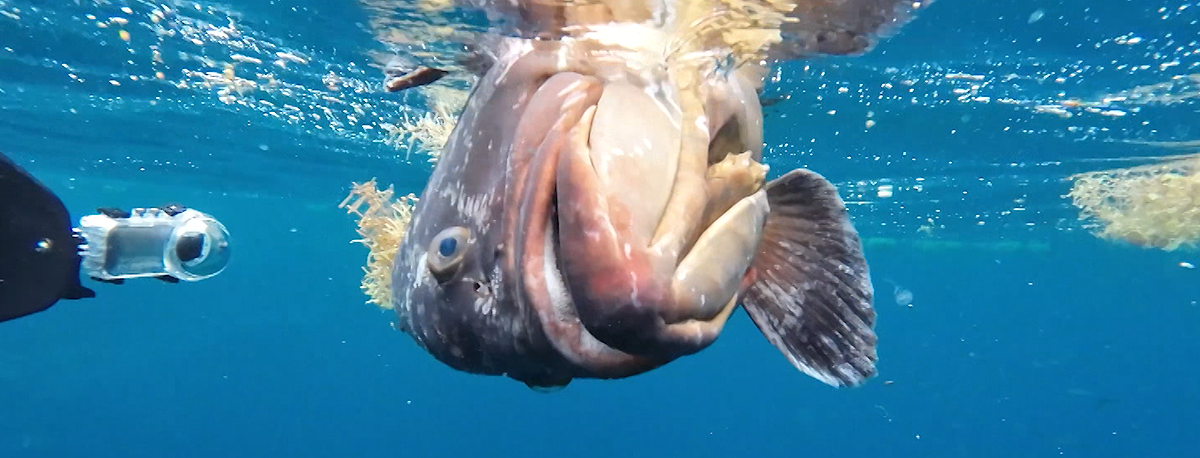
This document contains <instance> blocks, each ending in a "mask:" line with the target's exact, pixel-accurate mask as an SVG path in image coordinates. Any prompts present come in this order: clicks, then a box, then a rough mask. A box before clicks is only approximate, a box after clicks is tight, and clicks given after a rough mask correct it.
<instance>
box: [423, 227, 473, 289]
mask: <svg viewBox="0 0 1200 458" xmlns="http://www.w3.org/2000/svg"><path fill="white" fill-rule="evenodd" d="M470 235H471V233H470V231H468V230H467V228H465V227H462V226H455V227H450V228H446V229H444V230H442V232H439V233H438V234H437V235H436V236H434V237H433V240H432V241H430V243H429V256H428V257H427V260H426V264H428V265H429V271H430V272H431V273H433V276H434V277H437V279H438V282H439V283H445V282H446V281H448V280H449V279H450V278H451V277H453V276H454V274H456V273H458V268H459V266H460V265H461V264H462V261H463V259H464V257H465V253H466V251H467V243H468V242H469V241H470Z"/></svg>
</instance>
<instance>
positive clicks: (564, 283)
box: [505, 72, 761, 378]
mask: <svg viewBox="0 0 1200 458" xmlns="http://www.w3.org/2000/svg"><path fill="white" fill-rule="evenodd" d="M737 83H744V81H740V82H737ZM747 88H750V85H749V84H728V85H724V86H718V89H717V90H715V91H713V98H712V99H710V100H709V102H711V103H709V104H708V105H707V106H706V111H707V113H706V115H707V116H708V117H709V119H711V120H713V121H715V122H716V126H715V127H716V128H714V129H712V136H713V137H714V138H713V140H714V142H715V141H716V137H717V136H718V135H719V133H728V132H730V129H726V127H729V126H732V127H738V129H735V131H739V132H737V133H736V135H737V136H739V137H744V136H746V135H749V136H750V139H749V141H746V140H747V139H745V138H738V139H737V140H736V141H735V143H738V144H739V145H745V144H750V145H759V146H760V145H761V134H758V136H755V132H760V131H761V112H760V111H757V110H759V108H758V104H757V99H754V100H753V103H751V104H750V106H751V107H752V108H751V109H748V108H746V103H745V102H746V100H745V99H744V97H746V96H749V97H756V93H755V92H754V91H753V89H749V92H747V91H746V89H747ZM611 90H612V86H610V83H607V82H605V81H603V80H601V79H599V78H596V77H593V76H590V75H586V74H581V73H575V72H560V73H556V74H554V75H553V76H551V77H550V78H549V79H547V80H546V81H545V82H544V83H543V84H542V85H541V86H540V87H539V89H538V91H537V92H536V93H535V94H534V95H533V96H532V97H531V99H530V100H529V103H528V105H527V108H526V109H525V110H524V111H523V112H522V114H521V120H520V121H519V123H518V127H517V132H516V134H515V136H514V144H513V148H512V158H511V159H510V160H511V164H512V165H511V167H510V175H509V180H510V183H509V192H508V194H507V197H506V200H507V205H506V211H507V215H506V218H507V224H506V227H508V228H510V231H509V233H508V237H506V241H505V243H506V244H507V245H508V246H509V247H511V250H512V251H511V256H510V257H509V262H508V264H507V265H506V268H507V269H508V273H509V274H508V275H507V276H508V277H509V278H510V279H511V280H512V283H513V285H511V286H512V289H513V294H512V297H514V298H515V299H516V300H518V301H520V302H521V303H522V305H523V307H521V309H522V310H525V311H526V312H527V314H528V316H529V319H530V321H531V322H530V323H529V324H530V325H531V326H540V328H541V329H542V331H543V333H544V335H545V337H546V339H547V341H548V343H549V344H550V345H551V346H552V347H553V348H554V350H555V351H556V352H557V353H559V354H560V355H562V356H563V357H564V358H565V359H566V360H567V361H569V362H570V363H571V364H573V365H574V366H577V367H578V368H579V369H580V370H581V374H580V375H584V376H587V377H594V378H620V377H627V376H631V375H636V374H638V373H642V372H645V371H648V370H651V369H654V368H656V367H659V366H661V365H663V364H666V363H667V362H669V361H671V360H673V359H676V358H678V357H680V356H683V355H686V354H690V353H694V352H695V351H698V350H700V349H702V348H703V347H705V346H707V345H708V344H709V343H711V341H705V342H697V343H694V344H688V345H683V346H666V347H663V346H662V344H661V343H657V344H656V343H654V342H642V343H637V342H611V341H610V339H609V337H610V336H613V335H616V334H614V332H615V333H617V334H620V333H622V332H627V331H628V330H630V329H641V330H642V331H640V332H646V333H649V332H651V331H650V330H651V329H653V328H654V327H656V326H662V325H663V323H661V321H662V319H661V317H658V316H655V315H654V314H653V313H650V314H634V315H630V314H625V313H624V312H617V315H614V316H615V317H618V319H617V320H616V321H613V320H608V319H600V320H593V321H592V322H587V320H583V321H581V319H580V316H579V310H578V309H577V308H576V301H586V300H589V299H588V296H587V294H583V293H582V292H581V291H577V290H573V288H572V284H576V285H579V284H580V283H579V282H589V283H592V286H594V285H599V284H603V283H604V282H606V281H612V282H616V283H622V282H625V281H628V279H625V278H599V277H596V278H591V277H588V278H580V277H578V276H575V277H571V278H567V276H566V272H570V271H571V269H567V268H566V267H568V266H569V265H570V263H588V262H598V261H601V260H597V259H583V258H582V257H580V256H572V257H571V258H570V259H564V258H563V254H564V253H572V252H576V253H577V252H578V251H579V250H577V249H576V250H572V249H566V248H569V247H564V246H562V245H561V244H563V243H570V242H569V241H570V240H572V239H577V238H579V237H589V234H587V233H582V234H580V233H572V234H561V233H560V232H559V211H558V210H559V209H560V208H570V209H571V210H572V212H575V213H578V212H592V213H595V214H607V213H609V212H610V211H611V210H613V209H612V208H607V205H608V204H607V203H606V202H605V201H604V199H603V198H601V196H598V195H594V194H591V193H587V192H584V193H582V194H579V193H577V194H575V198H573V199H572V200H571V201H564V200H563V198H564V196H563V195H562V194H561V193H559V192H558V185H559V184H561V183H563V181H562V180H571V177H569V176H566V175H560V174H563V173H564V172H563V170H562V168H561V167H560V162H562V161H564V160H566V159H563V158H564V156H565V155H567V154H571V151H570V149H571V148H579V147H580V146H581V145H583V146H585V147H586V146H587V145H588V141H589V138H594V137H591V134H592V132H591V129H592V127H600V126H593V125H592V124H591V123H592V121H593V120H594V119H596V118H598V116H596V112H597V108H598V106H599V104H600V100H601V98H602V96H604V94H605V93H606V92H605V91H611ZM628 115H629V116H631V117H633V118H640V117H642V116H644V114H643V113H641V112H637V111H636V110H632V111H631V112H630V113H628ZM663 126H665V124H653V125H652V127H653V128H659V129H661V128H664V127H663ZM672 127H673V128H675V129H678V126H677V125H675V126H672ZM600 134H601V135H630V134H629V133H627V132H624V131H622V132H617V133H610V132H600ZM634 135H636V134H634ZM754 140H757V142H755V141H754ZM661 145H662V144H661V143H655V146H656V147H657V146H661ZM676 146H677V144H676ZM750 149H751V150H752V152H753V153H754V154H753V155H754V156H755V157H756V158H757V157H758V156H759V155H761V147H760V148H759V149H755V148H753V147H751V148H750ZM599 154H605V153H604V152H600V153H599ZM666 154H670V153H667V152H663V151H654V152H652V153H651V154H648V155H647V156H646V157H648V158H649V157H651V156H658V157H662V156H664V155H666ZM592 157H593V160H603V159H595V157H596V156H595V155H593V156H592ZM722 157H723V156H722ZM648 160H653V161H657V160H660V159H648ZM626 164H629V163H626ZM635 167H639V168H641V167H640V165H635ZM664 168H670V167H664ZM625 172H629V173H632V174H640V175H642V176H646V177H651V176H652V175H653V172H651V173H647V172H646V170H645V169H644V168H642V169H641V170H637V171H634V170H618V174H619V173H625ZM666 173H668V174H670V173H673V170H672V171H666ZM649 179H655V178H649ZM661 179H667V178H666V177H662V178H661ZM623 181H624V182H625V183H626V185H627V186H629V189H628V190H624V191H622V192H624V193H628V194H627V195H629V196H634V197H633V198H634V199H642V198H644V199H647V200H650V199H655V198H661V199H659V200H661V202H662V204H661V205H665V201H666V200H667V198H668V197H669V193H670V192H671V191H670V189H671V187H670V186H669V185H668V186H666V187H665V188H663V187H662V186H653V185H661V183H651V186H649V187H650V188H654V190H658V192H665V193H668V195H667V196H659V195H657V194H656V192H655V191H654V190H650V189H643V188H644V187H645V186H646V185H642V184H640V183H639V182H638V180H628V179H626V180H623ZM647 193H649V195H647ZM635 205H636V204H635ZM650 213H651V214H652V215H653V214H655V213H653V210H651V211H650ZM657 215H659V216H661V215H662V211H661V209H659V210H658V212H657ZM697 217H699V216H697ZM655 218H657V217H655ZM652 223H653V224H657V219H655V220H653V221H652ZM652 230H653V229H651V231H652ZM585 231H586V230H585ZM616 242H617V243H618V244H619V243H622V242H624V243H644V242H645V241H641V240H622V239H621V237H619V236H618V237H617V239H616ZM609 254H611V253H601V254H598V255H597V256H607V255H609ZM602 261H604V262H610V263H617V264H619V263H621V262H625V263H626V266H625V267H619V266H618V268H617V269H616V270H619V271H620V270H623V269H626V268H627V269H628V272H631V274H630V275H632V276H634V277H638V278H642V279H651V281H653V279H655V278H657V279H659V280H663V279H666V278H669V275H668V276H666V277H662V276H656V275H655V273H656V272H652V271H648V270H646V269H648V268H651V267H650V264H646V263H638V262H633V261H629V260H625V261H622V260H621V259H618V258H612V259H603V260H602ZM643 261H645V260H643ZM659 267H661V266H659ZM575 271H576V272H578V271H579V270H578V269H575ZM658 277H662V278H658ZM621 286H622V287H624V286H626V285H624V284H622V285H621ZM642 286H645V287H648V288H655V287H656V286H655V285H654V284H649V283H647V284H645V285H642ZM657 286H658V287H662V286H663V285H657ZM636 287H637V286H635V288H636ZM593 289H594V288H593ZM663 300H666V299H665V297H664V298H663ZM585 322H586V323H587V324H585ZM597 323H600V324H597ZM597 325H600V326H604V327H607V328H613V327H616V328H623V329H625V330H615V329H616V328H613V329H600V328H595V326H597ZM589 326H592V328H590V329H589ZM633 332H634V333H637V332H639V331H633Z"/></svg>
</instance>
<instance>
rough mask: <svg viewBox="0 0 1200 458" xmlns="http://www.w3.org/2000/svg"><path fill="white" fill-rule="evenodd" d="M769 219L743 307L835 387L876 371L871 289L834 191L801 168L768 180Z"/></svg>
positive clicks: (795, 358) (801, 365)
mask: <svg viewBox="0 0 1200 458" xmlns="http://www.w3.org/2000/svg"><path fill="white" fill-rule="evenodd" d="M766 191H767V201H768V203H769V205H770V214H769V215H768V216H767V222H766V227H764V229H763V238H762V241H761V242H760V244H759V249H758V254H757V256H756V257H755V259H754V262H753V264H752V269H753V270H754V272H755V275H756V281H755V282H754V283H753V284H752V285H751V286H750V287H749V289H748V290H747V291H746V295H745V298H744V299H743V301H742V305H743V306H744V307H745V309H746V312H747V313H748V314H749V315H750V318H751V320H752V321H754V324H755V325H756V326H758V329H759V330H760V331H762V333H763V335H764V336H766V338H767V340H768V341H770V342H771V344H772V345H774V346H775V347H776V348H778V349H779V350H780V351H781V352H783V354H784V356H787V358H788V360H789V361H791V362H792V364H793V365H794V366H796V368H797V369H800V370H801V371H803V372H804V373H806V374H808V375H810V376H812V377H813V378H816V379H818V380H820V381H822V382H824V383H826V384H829V385H832V386H839V387H840V386H857V385H860V384H862V383H863V382H864V381H866V379H868V378H870V377H872V376H874V375H875V374H876V368H875V363H876V360H877V357H876V353H875V345H876V343H877V341H878V338H877V337H876V335H875V330H874V327H875V310H874V308H873V307H872V300H873V295H874V292H873V288H872V286H871V279H870V276H869V272H868V269H867V262H866V259H865V258H864V257H863V254H862V242H861V240H860V239H859V237H858V233H857V232H856V231H855V229H854V226H853V225H852V224H851V222H850V217H849V214H848V213H847V211H846V208H845V204H844V203H843V202H842V199H841V198H840V197H839V196H838V192H837V188H836V187H834V186H833V184H832V183H830V182H829V181H827V180H826V179H825V178H824V177H822V176H820V175H818V174H817V173H815V172H811V171H808V170H804V169H797V170H793V171H791V172H788V173H787V174H785V175H784V176H782V177H780V178H778V179H776V180H773V181H771V182H769V183H767V186H766Z"/></svg>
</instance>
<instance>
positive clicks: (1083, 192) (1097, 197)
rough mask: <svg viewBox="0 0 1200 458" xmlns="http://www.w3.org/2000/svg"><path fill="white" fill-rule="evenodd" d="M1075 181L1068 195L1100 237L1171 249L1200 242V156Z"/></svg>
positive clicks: (1099, 173) (1078, 176)
mask: <svg viewBox="0 0 1200 458" xmlns="http://www.w3.org/2000/svg"><path fill="white" fill-rule="evenodd" d="M1070 179H1071V180H1072V181H1074V185H1073V186H1072V188H1071V192H1070V193H1069V194H1068V195H1067V196H1068V197H1070V198H1071V200H1072V203H1073V204H1075V206H1076V207H1079V208H1080V210H1081V214H1080V219H1081V220H1086V221H1090V222H1091V223H1090V224H1089V226H1090V227H1091V228H1092V229H1095V230H1096V234H1097V236H1099V237H1100V238H1103V239H1108V240H1124V241H1126V242H1129V243H1131V244H1133V245H1137V246H1140V247H1144V248H1158V249H1162V250H1166V251H1173V250H1176V249H1179V248H1195V247H1196V246H1197V243H1200V154H1193V155H1188V156H1176V157H1174V158H1172V159H1170V160H1167V161H1164V162H1161V163H1157V164H1149V165H1143V166H1137V167H1130V168H1125V169H1114V170H1103V171H1097V172H1088V173H1080V174H1076V175H1072V176H1071V177H1070Z"/></svg>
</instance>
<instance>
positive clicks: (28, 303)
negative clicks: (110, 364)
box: [0, 154, 96, 321]
mask: <svg viewBox="0 0 1200 458" xmlns="http://www.w3.org/2000/svg"><path fill="white" fill-rule="evenodd" d="M72 227H73V226H72V224H71V216H70V215H69V214H68V213H67V208H66V207H65V206H64V205H63V203H62V201H61V200H59V198H58V196H56V195H54V193H53V192H51V191H50V190H49V189H47V188H46V187H45V186H43V185H42V184H41V183H40V182H38V180H37V179H35V178H33V176H31V175H29V173H28V172H26V171H25V170H24V169H22V168H21V167H20V166H18V165H17V164H15V163H13V162H12V160H10V159H9V158H8V157H5V156H4V155H3V154H0V321H8V320H12V319H15V318H20V317H23V316H27V315H31V314H34V313H38V312H41V311H43V310H46V309H48V308H50V306H52V305H54V303H55V302H58V301H59V300H61V299H83V298H90V297H96V293H95V292H93V291H92V290H91V289H88V288H86V287H84V286H83V285H82V284H80V276H79V275H80V274H79V263H80V260H81V259H80V257H79V244H80V239H79V238H77V237H76V235H75V233H74V232H73V229H72Z"/></svg>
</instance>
